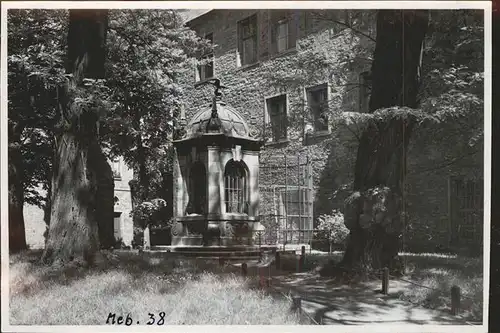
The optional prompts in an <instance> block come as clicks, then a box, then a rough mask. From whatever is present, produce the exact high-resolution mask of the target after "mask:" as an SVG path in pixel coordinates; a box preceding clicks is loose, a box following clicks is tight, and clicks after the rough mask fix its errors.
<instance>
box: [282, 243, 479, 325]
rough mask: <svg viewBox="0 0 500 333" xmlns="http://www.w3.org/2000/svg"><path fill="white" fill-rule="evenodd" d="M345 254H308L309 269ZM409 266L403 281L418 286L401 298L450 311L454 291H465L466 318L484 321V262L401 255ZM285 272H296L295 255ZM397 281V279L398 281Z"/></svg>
mask: <svg viewBox="0 0 500 333" xmlns="http://www.w3.org/2000/svg"><path fill="white" fill-rule="evenodd" d="M342 255H343V253H342V252H333V253H332V254H330V255H329V254H328V253H316V254H307V253H306V262H305V270H313V269H315V268H317V267H319V266H322V265H325V264H326V263H328V261H330V260H333V261H335V262H339V261H340V259H342ZM400 256H401V257H402V258H403V260H404V261H405V263H406V274H405V276H403V277H402V279H403V280H406V281H410V282H413V283H417V284H418V285H421V286H418V285H412V287H411V288H405V289H404V290H403V291H402V292H401V293H400V294H399V297H400V298H401V299H404V300H407V301H409V302H411V303H414V304H419V305H422V306H424V307H428V308H434V309H449V307H450V302H451V296H450V289H451V287H452V286H453V285H457V286H459V287H460V289H461V295H462V297H461V304H462V309H463V310H464V311H463V313H462V316H463V317H464V318H466V319H468V320H470V321H482V317H483V260H482V257H480V258H470V257H464V256H456V255H444V254H434V253H418V254H415V253H400ZM281 266H282V269H284V270H286V271H290V272H295V271H296V269H297V260H296V257H295V256H293V255H288V256H283V257H282V259H281ZM396 279H397V278H396Z"/></svg>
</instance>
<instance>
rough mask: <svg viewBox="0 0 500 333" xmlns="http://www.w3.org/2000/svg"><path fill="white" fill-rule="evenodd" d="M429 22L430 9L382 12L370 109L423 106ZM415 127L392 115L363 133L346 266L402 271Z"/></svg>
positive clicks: (349, 210)
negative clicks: (423, 60) (406, 188)
mask: <svg viewBox="0 0 500 333" xmlns="http://www.w3.org/2000/svg"><path fill="white" fill-rule="evenodd" d="M427 25H428V13H427V12H426V11H401V10H381V11H379V13H378V16H377V38H376V47H375V53H374V60H373V64H372V71H371V72H372V93H371V98H370V105H369V111H370V112H374V111H376V110H378V109H381V108H390V107H394V106H401V107H409V108H416V107H418V98H417V93H418V91H419V86H420V66H421V58H422V49H423V42H424V38H425V34H426V30H427ZM412 128H413V120H412V118H411V117H407V118H402V117H391V118H388V119H385V120H374V121H372V122H371V123H370V124H369V126H368V127H367V129H366V130H365V131H364V132H363V134H362V137H361V140H360V144H359V147H358V153H357V159H356V166H355V176H354V188H353V190H354V191H353V193H352V195H351V196H350V197H349V198H348V199H347V200H346V207H345V224H346V226H347V227H348V228H349V229H350V238H349V242H348V245H347V249H346V252H345V255H344V258H343V260H342V263H341V266H342V267H347V268H350V269H352V268H357V269H360V270H364V271H369V270H375V269H379V268H381V267H390V268H392V269H393V270H394V271H396V272H397V271H401V268H402V266H401V263H400V262H399V260H398V257H397V256H398V250H399V243H400V236H401V235H402V232H403V227H404V216H402V211H403V209H402V208H403V205H404V200H403V199H404V198H403V188H404V177H405V171H406V153H407V148H408V143H409V139H410V135H411V132H412Z"/></svg>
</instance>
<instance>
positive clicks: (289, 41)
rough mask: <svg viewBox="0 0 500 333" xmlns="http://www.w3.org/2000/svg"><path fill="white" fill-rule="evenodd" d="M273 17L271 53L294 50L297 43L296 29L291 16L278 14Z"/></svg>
mask: <svg viewBox="0 0 500 333" xmlns="http://www.w3.org/2000/svg"><path fill="white" fill-rule="evenodd" d="M272 16H273V17H272V24H271V52H272V53H273V54H276V53H281V52H284V51H286V50H288V49H292V48H294V47H295V43H296V36H295V28H296V27H295V26H294V24H293V23H294V22H293V21H292V20H291V19H290V15H289V14H283V13H280V12H277V13H274V14H273V15H272Z"/></svg>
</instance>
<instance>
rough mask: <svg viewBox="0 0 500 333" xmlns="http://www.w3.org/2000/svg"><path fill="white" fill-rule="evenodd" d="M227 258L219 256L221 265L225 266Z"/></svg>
mask: <svg viewBox="0 0 500 333" xmlns="http://www.w3.org/2000/svg"><path fill="white" fill-rule="evenodd" d="M224 263H225V260H224V257H219V266H224Z"/></svg>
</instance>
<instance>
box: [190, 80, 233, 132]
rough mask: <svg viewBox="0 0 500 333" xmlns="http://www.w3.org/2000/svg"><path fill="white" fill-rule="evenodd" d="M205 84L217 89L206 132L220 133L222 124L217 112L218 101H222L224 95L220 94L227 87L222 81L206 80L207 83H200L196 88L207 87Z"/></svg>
mask: <svg viewBox="0 0 500 333" xmlns="http://www.w3.org/2000/svg"><path fill="white" fill-rule="evenodd" d="M205 84H211V85H213V86H214V88H215V90H214V96H213V99H212V116H211V118H210V120H209V122H208V123H207V128H206V131H207V132H219V131H220V129H221V122H220V120H219V115H218V112H217V101H220V100H221V96H222V93H221V92H220V90H221V89H224V88H226V87H225V86H223V85H222V84H221V83H220V80H219V79H216V78H214V79H210V80H206V81H203V82H200V83H196V84H195V87H196V88H197V87H200V86H202V85H205Z"/></svg>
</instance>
